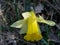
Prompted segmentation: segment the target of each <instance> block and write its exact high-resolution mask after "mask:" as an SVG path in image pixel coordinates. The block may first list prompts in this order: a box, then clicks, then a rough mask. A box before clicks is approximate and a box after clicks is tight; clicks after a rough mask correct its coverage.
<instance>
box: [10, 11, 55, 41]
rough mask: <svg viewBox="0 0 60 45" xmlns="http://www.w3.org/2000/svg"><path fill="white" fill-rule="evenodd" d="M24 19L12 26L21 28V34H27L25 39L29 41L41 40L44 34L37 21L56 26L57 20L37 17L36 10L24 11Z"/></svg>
mask: <svg viewBox="0 0 60 45" xmlns="http://www.w3.org/2000/svg"><path fill="white" fill-rule="evenodd" d="M22 16H23V17H24V19H22V20H19V21H17V22H15V23H13V24H12V25H11V27H16V28H21V30H20V34H25V33H26V35H25V36H24V39H25V40H27V41H38V40H41V39H42V38H43V37H42V34H41V31H40V28H39V26H38V23H37V22H40V23H45V24H48V25H50V26H54V25H55V22H53V21H49V20H44V18H43V17H41V16H39V17H36V15H35V13H34V11H30V12H24V13H22Z"/></svg>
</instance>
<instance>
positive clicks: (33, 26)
mask: <svg viewBox="0 0 60 45" xmlns="http://www.w3.org/2000/svg"><path fill="white" fill-rule="evenodd" d="M30 14H31V16H30V17H29V18H27V25H28V30H27V33H26V35H25V36H24V39H25V40H27V41H38V40H41V39H42V38H43V37H42V35H41V31H40V30H39V27H38V23H37V20H36V16H35V14H34V13H33V12H32V11H31V12H30Z"/></svg>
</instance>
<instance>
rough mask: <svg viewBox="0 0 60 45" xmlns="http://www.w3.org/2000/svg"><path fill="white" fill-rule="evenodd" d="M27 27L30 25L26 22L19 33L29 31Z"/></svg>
mask: <svg viewBox="0 0 60 45" xmlns="http://www.w3.org/2000/svg"><path fill="white" fill-rule="evenodd" d="M27 28H28V26H27V23H26V22H25V24H24V25H23V27H22V28H21V30H20V32H19V33H20V34H25V33H26V32H27Z"/></svg>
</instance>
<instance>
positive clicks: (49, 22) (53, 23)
mask: <svg viewBox="0 0 60 45" xmlns="http://www.w3.org/2000/svg"><path fill="white" fill-rule="evenodd" d="M37 21H38V22H40V23H45V24H48V25H50V26H54V25H56V23H55V22H53V21H50V20H45V19H44V18H43V17H42V16H39V17H37Z"/></svg>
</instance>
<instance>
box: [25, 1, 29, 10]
mask: <svg viewBox="0 0 60 45" xmlns="http://www.w3.org/2000/svg"><path fill="white" fill-rule="evenodd" d="M24 7H25V11H30V0H25V5H24Z"/></svg>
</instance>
